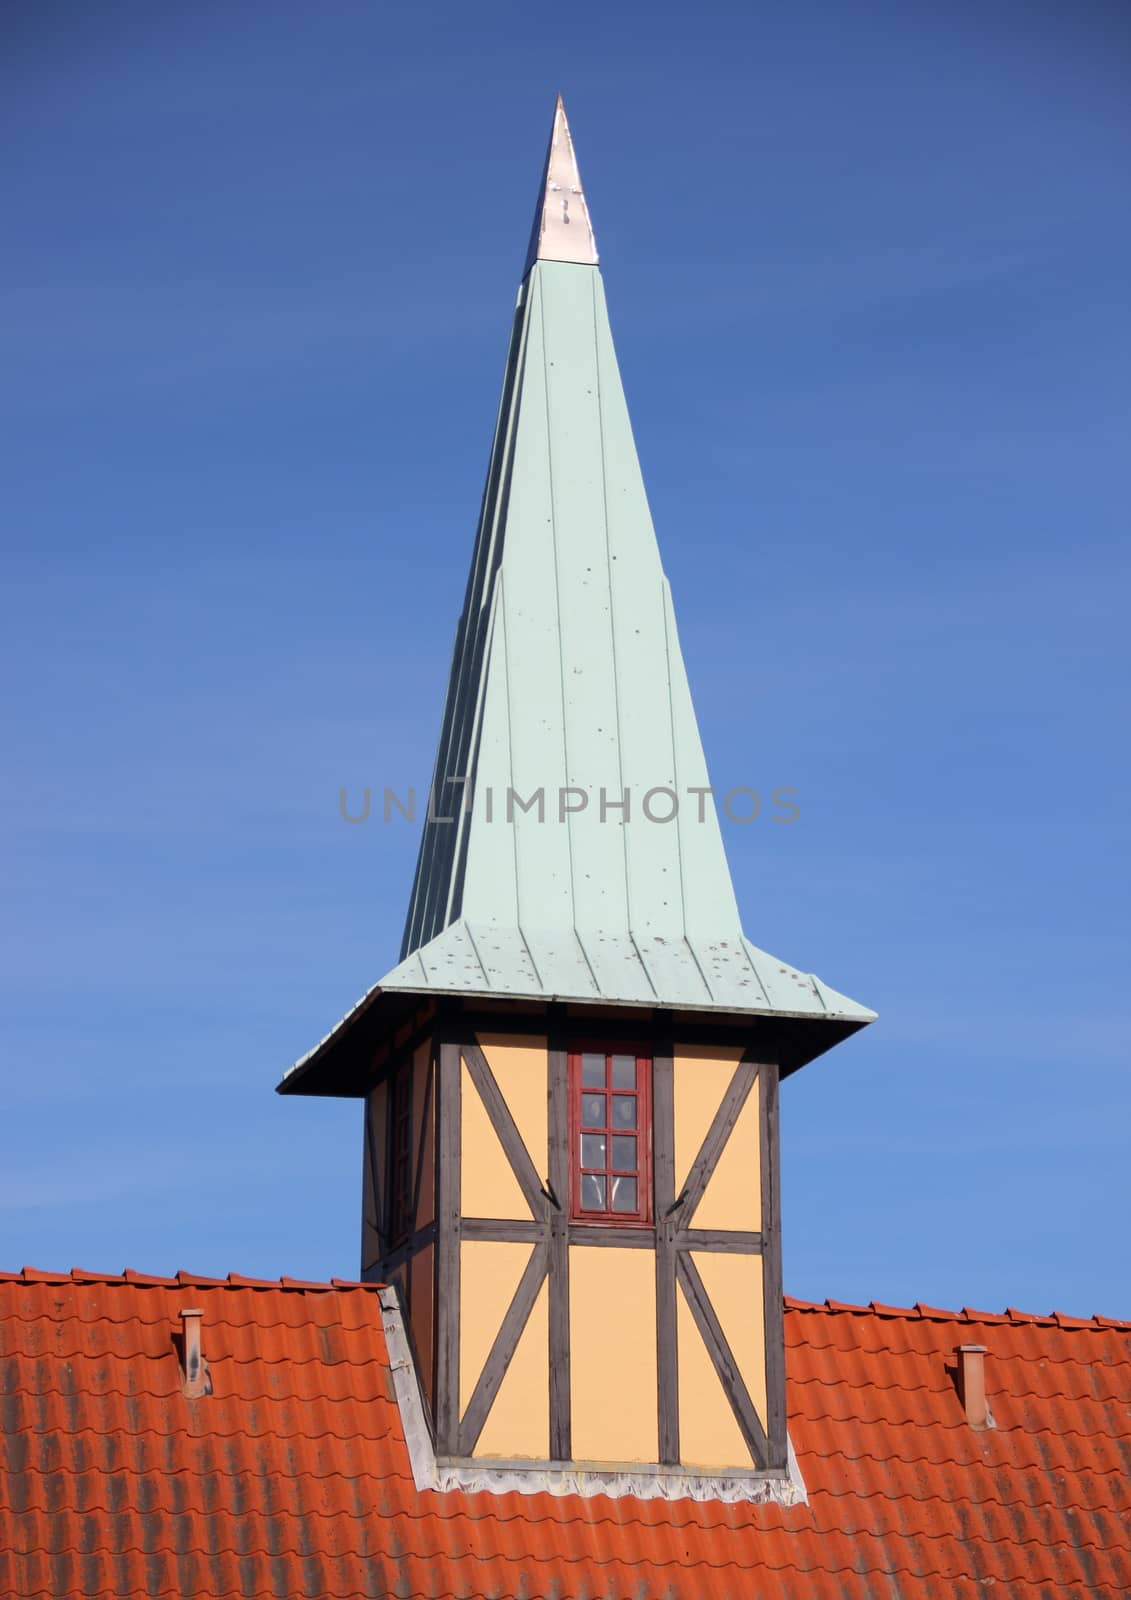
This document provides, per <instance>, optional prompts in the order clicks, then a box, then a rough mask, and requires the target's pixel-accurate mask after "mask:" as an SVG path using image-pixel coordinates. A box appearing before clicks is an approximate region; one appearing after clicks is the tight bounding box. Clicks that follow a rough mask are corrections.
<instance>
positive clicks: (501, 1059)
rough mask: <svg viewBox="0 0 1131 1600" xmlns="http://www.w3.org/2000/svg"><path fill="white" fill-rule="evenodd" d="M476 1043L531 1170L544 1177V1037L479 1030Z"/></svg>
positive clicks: (545, 1157) (545, 1082)
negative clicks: (532, 1167)
mask: <svg viewBox="0 0 1131 1600" xmlns="http://www.w3.org/2000/svg"><path fill="white" fill-rule="evenodd" d="M479 1044H480V1048H481V1049H482V1051H483V1054H484V1055H485V1056H486V1057H487V1065H488V1066H489V1067H490V1068H491V1071H492V1073H493V1074H494V1077H495V1082H496V1083H497V1084H498V1085H499V1093H500V1094H501V1095H502V1097H503V1099H504V1100H505V1101H506V1103H507V1108H508V1109H509V1111H510V1114H511V1116H512V1117H513V1118H514V1121H515V1127H516V1128H517V1129H518V1131H519V1134H520V1135H521V1138H522V1142H523V1144H524V1145H525V1146H526V1149H527V1151H528V1153H529V1155H530V1159H531V1161H532V1162H533V1163H534V1170H535V1172H536V1173H537V1174H538V1176H539V1177H540V1178H543V1179H544V1178H545V1176H546V1168H547V1147H548V1144H549V1139H548V1136H547V1131H546V1123H547V1088H548V1084H547V1057H546V1049H547V1046H546V1040H545V1038H544V1037H540V1036H539V1035H537V1034H531V1035H521V1036H520V1035H517V1034H501V1033H481V1034H480V1035H479Z"/></svg>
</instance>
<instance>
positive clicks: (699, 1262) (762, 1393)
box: [692, 1250, 766, 1427]
mask: <svg viewBox="0 0 1131 1600" xmlns="http://www.w3.org/2000/svg"><path fill="white" fill-rule="evenodd" d="M692 1260H693V1261H694V1262H695V1265H696V1266H697V1267H698V1268H699V1276H700V1277H701V1278H702V1280H703V1287H704V1288H705V1289H706V1291H707V1298H708V1299H709V1300H710V1302H711V1304H712V1305H713V1306H714V1308H715V1315H716V1316H717V1317H718V1319H719V1323H720V1325H721V1327H722V1330H723V1337H724V1338H725V1339H726V1342H727V1344H729V1345H730V1350H731V1355H733V1357H734V1360H735V1365H736V1366H737V1368H738V1370H739V1372H740V1373H741V1374H742V1377H743V1381H744V1382H745V1384H746V1387H747V1389H749V1391H750V1398H751V1400H753V1402H754V1409H755V1411H756V1412H757V1413H758V1416H759V1417H760V1418H761V1421H762V1426H763V1427H765V1425H766V1338H765V1332H764V1326H765V1319H764V1316H763V1312H762V1258H761V1257H760V1256H729V1255H721V1254H718V1253H717V1252H714V1251H709V1250H695V1251H693V1252H692Z"/></svg>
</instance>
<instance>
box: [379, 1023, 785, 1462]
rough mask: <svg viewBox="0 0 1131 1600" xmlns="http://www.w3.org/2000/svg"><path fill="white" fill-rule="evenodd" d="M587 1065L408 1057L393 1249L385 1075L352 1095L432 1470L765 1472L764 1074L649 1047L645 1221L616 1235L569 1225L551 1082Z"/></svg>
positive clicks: (488, 1035)
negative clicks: (445, 1464)
mask: <svg viewBox="0 0 1131 1600" xmlns="http://www.w3.org/2000/svg"><path fill="white" fill-rule="evenodd" d="M583 1047H584V1043H583V1041H579V1040H577V1039H575V1038H573V1037H572V1036H566V1035H560V1036H559V1035H554V1034H534V1033H531V1034H525V1035H523V1034H518V1033H513V1032H506V1031H499V1032H487V1031H479V1030H472V1031H470V1032H466V1033H462V1034H461V1033H459V1032H456V1033H454V1034H447V1035H445V1033H444V1032H443V1031H441V1032H439V1033H438V1034H436V1035H435V1036H434V1037H432V1038H429V1039H426V1040H423V1041H414V1043H413V1046H412V1060H413V1071H412V1093H413V1108H412V1114H413V1139H414V1156H413V1163H414V1169H413V1196H414V1202H413V1203H414V1215H413V1218H412V1224H411V1227H410V1228H409V1229H408V1230H407V1232H406V1234H405V1236H404V1237H402V1238H401V1239H399V1240H398V1239H393V1238H390V1236H389V1235H388V1232H387V1209H388V1196H387V1193H386V1191H387V1187H388V1166H387V1163H388V1159H389V1150H390V1143H389V1141H390V1132H389V1129H390V1125H391V1119H394V1111H395V1106H394V1102H393V1098H392V1095H393V1091H392V1090H391V1088H390V1085H391V1083H392V1081H393V1076H394V1075H395V1072H396V1065H397V1058H395V1057H394V1058H393V1059H392V1060H391V1061H390V1063H389V1066H388V1068H387V1069H386V1070H385V1071H384V1072H383V1074H382V1076H381V1077H380V1079H379V1080H378V1081H377V1082H376V1083H375V1085H374V1087H373V1089H372V1090H371V1092H370V1094H369V1096H368V1099H367V1102H366V1182H365V1222H364V1230H363V1241H364V1242H363V1251H364V1254H363V1271H364V1274H365V1275H366V1276H367V1277H369V1278H378V1277H379V1278H382V1279H383V1280H384V1281H388V1282H395V1283H396V1284H397V1285H398V1287H399V1290H400V1293H401V1295H402V1297H403V1299H404V1301H405V1304H406V1309H407V1322H408V1326H409V1329H410V1332H411V1335H412V1340H413V1344H414V1347H415V1353H416V1357H417V1361H418V1363H419V1368H420V1375H421V1381H422V1388H423V1390H424V1392H425V1394H426V1397H427V1399H428V1403H429V1406H430V1408H431V1414H432V1418H433V1421H434V1425H435V1432H436V1447H437V1451H438V1453H439V1454H440V1455H441V1456H442V1457H447V1458H450V1459H476V1460H484V1461H487V1460H493V1461H507V1462H521V1461H527V1462H545V1461H547V1460H559V1461H561V1460H568V1461H574V1462H589V1463H593V1464H599V1465H607V1464H617V1465H618V1466H625V1465H628V1466H630V1467H632V1466H637V1465H640V1466H657V1465H659V1466H667V1467H669V1468H672V1469H682V1470H686V1471H694V1472H704V1473H709V1474H718V1473H733V1472H739V1473H742V1472H782V1471H784V1470H785V1466H786V1449H787V1446H786V1441H785V1415H784V1367H783V1352H782V1328H781V1322H782V1315H781V1312H782V1308H781V1269H780V1237H779V1232H778V1218H777V1204H778V1202H777V1170H776V1169H777V1068H776V1066H775V1065H774V1064H773V1063H769V1062H759V1061H757V1060H756V1059H755V1052H753V1051H752V1050H750V1049H748V1048H746V1049H744V1047H743V1046H742V1045H741V1044H736V1043H735V1044H731V1043H728V1044H702V1043H697V1044H679V1043H677V1044H675V1045H674V1046H673V1045H672V1043H671V1042H670V1041H663V1040H655V1041H653V1043H652V1047H651V1049H652V1077H651V1084H650V1088H651V1101H652V1120H651V1168H652V1177H653V1184H654V1190H653V1194H652V1206H651V1209H650V1213H649V1216H650V1220H648V1221H647V1222H646V1225H643V1226H642V1225H640V1224H639V1223H637V1224H636V1225H634V1226H632V1227H617V1226H616V1225H615V1224H609V1223H608V1222H605V1221H600V1222H579V1221H571V1220H570V1201H569V1195H570V1159H571V1152H570V1148H569V1131H568V1130H569V1115H568V1093H569V1087H568V1065H567V1063H568V1056H569V1052H570V1050H574V1049H580V1048H583ZM400 1059H404V1058H403V1056H402V1057H401V1058H400Z"/></svg>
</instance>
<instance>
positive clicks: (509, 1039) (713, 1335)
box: [279, 100, 873, 1498]
mask: <svg viewBox="0 0 1131 1600" xmlns="http://www.w3.org/2000/svg"><path fill="white" fill-rule="evenodd" d="M872 1017H873V1013H872V1012H870V1011H868V1010H866V1009H865V1008H863V1007H862V1006H859V1005H857V1004H855V1003H854V1002H853V1001H851V1000H848V999H846V998H845V997H844V996H843V995H840V994H837V993H836V992H834V991H833V990H831V989H829V988H827V987H826V986H825V985H824V984H823V983H821V982H820V981H819V980H818V979H817V978H815V977H813V976H811V975H807V974H803V973H801V972H798V971H795V970H794V969H793V968H792V967H789V966H788V965H786V964H785V963H783V962H780V961H778V960H776V959H775V958H773V957H772V956H769V955H766V954H765V953H764V952H763V951H761V950H758V949H756V948H755V947H754V946H753V945H752V944H751V943H750V942H749V940H747V939H746V937H745V935H744V934H743V932H742V927H741V923H740V919H739V914H738V908H737V905H736V901H735V896H734V890H733V887H732V885H731V880H730V874H729V871H728V868H727V863H726V856H725V852H724V849H723V843H722V837H721V833H720V830H719V825H718V819H717V815H716V811H715V806H714V800H713V795H712V791H711V788H710V783H709V779H708V776H707V771H706V764H705V761H704V756H703V750H702V745H701V743H700V739H699V733H698V728H697V725H696V721H695V713H694V710H693V707H692V702H691V695H690V691H689V687H688V682H687V676H686V673H685V670H684V665H683V660H682V656H681V653H680V647H679V639H678V634H677V631H676V625H675V615H674V612H673V608H672V601H671V593H670V590H669V586H668V583H667V579H666V578H665V576H664V571H663V567H662V565H661V561H660V555H659V551H658V548H657V545H656V539H655V535H654V532H653V529H652V522H651V517H650V514H649V510H648V504H647V500H646V497H645V492H644V486H643V482H642V479H641V474H640V468H639V464H638V461H637V457H636V451H635V447H634V444H633V438H632V431H631V427H630V423H629V418H628V412H627V408H626V405H625V399H624V393H623V390H622V387H621V381H620V375H619V372H618V368H617V362H616V356H615V353H614V350H613V344H612V338H611V334H610V331H609V323H608V317H607V312H606V308H605V299H604V291H603V287H602V281H601V275H600V270H599V267H598V257H597V251H596V246H595V242H594V236H593V230H592V226H591V222H590V217H589V212H588V207H587V205H586V201H585V196H584V193H583V191H582V188H581V181H580V177H579V173H578V168H577V162H576V159H575V155H574V151H573V144H572V140H571V136H570V131H569V127H568V124H567V122H566V117H565V111H564V109H563V107H562V104H561V101H560V100H559V101H558V104H557V107H556V110H555V115H554V123H553V130H552V135H551V140H550V148H549V153H548V156H547V160H546V167H545V172H544V175H543V182H542V188H541V191H540V195H539V201H538V208H537V212H536V216H535V223H534V229H533V233H532V237H531V243H530V249H529V253H528V256H527V261H526V266H525V269H524V274H523V278H522V283H521V286H520V288H519V293H518V301H517V305H516V309H515V315H514V323H513V328H512V334H511V342H510V350H509V354H508V357H507V364H506V371H505V376H504V381H503V394H502V401H501V404H500V408H499V414H498V422H497V427H496V432H495V438H494V444H493V447H492V451H491V457H490V462H489V465H488V471H487V482H486V488H485V491H484V496H483V503H482V509H481V514H480V521H479V528H478V534H477V538H476V542H475V548H474V553H473V556H472V562H471V571H470V574H469V578H468V584H467V591H466V598H465V602H464V608H463V612H462V615H461V617H460V620H459V624H458V628H457V632H456V640H455V649H454V654H453V659H452V668H451V676H450V681H449V686H448V693H447V700H446V704H445V707H444V714H443V721H442V724H441V732H440V741H439V748H438V752H437V757H436V767H435V773H434V778H433V783H432V793H431V804H430V807H429V817H428V819H427V821H426V823H425V826H424V831H423V837H422V841H421V847H420V856H419V860H418V864H417V870H416V878H415V882H414V885H413V890H412V896H411V900H410V904H409V910H408V916H407V920H406V925H405V934H404V942H403V947H402V950H401V959H400V961H399V963H398V965H396V966H395V967H393V969H392V970H391V971H390V972H389V973H388V974H387V975H386V976H385V977H384V978H382V979H381V981H380V982H379V983H378V984H377V985H375V986H374V988H373V989H371V990H370V991H369V993H368V994H367V995H366V996H365V997H364V998H363V999H362V1000H361V1001H360V1002H359V1003H358V1005H357V1006H355V1007H354V1009H353V1010H352V1011H351V1012H350V1013H349V1014H348V1015H347V1016H346V1017H345V1018H343V1020H342V1021H341V1022H340V1023H339V1024H338V1025H337V1026H336V1027H335V1028H334V1029H333V1031H332V1032H331V1033H330V1034H329V1035H328V1036H327V1037H326V1038H325V1039H324V1040H323V1041H322V1043H321V1044H319V1045H318V1046H317V1048H316V1049H315V1050H313V1051H312V1052H311V1053H310V1054H309V1055H308V1056H306V1057H304V1058H303V1060H302V1061H300V1062H299V1063H298V1064H297V1065H296V1066H295V1067H294V1068H292V1069H291V1071H290V1072H289V1073H288V1075H287V1076H286V1078H285V1079H284V1080H283V1082H282V1084H280V1086H279V1087H280V1091H281V1092H283V1093H286V1094H322V1095H349V1096H357V1097H358V1098H361V1099H363V1100H364V1102H365V1140H364V1202H363V1240H362V1272H363V1276H365V1277H367V1278H370V1279H380V1280H381V1281H384V1282H388V1283H394V1284H396V1285H397V1286H398V1289H399V1291H400V1295H401V1300H402V1303H403V1307H404V1317H405V1321H406V1324H407V1329H408V1332H409V1335H410V1342H411V1346H412V1350H413V1354H414V1359H415V1365H416V1370H417V1374H418V1378H419V1382H420V1387H421V1390H422V1392H423V1395H424V1398H425V1401H426V1403H427V1408H428V1415H429V1418H430V1421H431V1426H432V1430H433V1437H434V1446H435V1451H436V1455H437V1457H438V1459H440V1460H442V1461H445V1462H448V1463H452V1464H462V1465H464V1466H467V1467H469V1468H473V1469H475V1470H477V1471H478V1472H479V1474H480V1478H479V1479H477V1480H476V1481H488V1480H489V1474H490V1472H491V1471H492V1470H496V1469H497V1470H500V1471H501V1470H503V1469H504V1467H505V1469H506V1471H508V1472H510V1473H511V1474H512V1475H513V1474H514V1473H516V1472H517V1473H519V1474H520V1475H521V1473H522V1472H524V1471H526V1472H529V1473H531V1474H533V1475H534V1476H533V1477H532V1478H531V1481H532V1482H533V1481H535V1480H536V1479H538V1474H542V1475H543V1478H544V1475H545V1474H546V1473H547V1472H550V1471H552V1470H554V1469H555V1468H560V1467H561V1466H562V1465H563V1464H569V1468H570V1471H571V1473H572V1474H573V1478H574V1481H576V1480H577V1477H578V1475H579V1474H580V1475H582V1476H585V1475H588V1476H589V1477H590V1478H592V1479H593V1481H595V1482H600V1481H607V1480H608V1478H609V1476H610V1475H616V1474H620V1475H627V1476H628V1478H629V1480H630V1481H632V1482H634V1483H637V1484H639V1483H641V1482H643V1481H645V1480H647V1481H649V1482H652V1483H659V1484H661V1485H663V1484H665V1483H667V1484H669V1485H680V1486H681V1487H680V1489H679V1492H681V1493H687V1492H695V1490H694V1487H692V1488H691V1489H689V1488H688V1485H689V1484H690V1485H694V1484H695V1483H696V1482H700V1483H704V1482H708V1481H709V1482H710V1483H712V1484H714V1485H716V1486H718V1485H720V1484H721V1485H723V1486H724V1488H725V1492H726V1493H727V1494H728V1495H729V1496H730V1497H732V1498H734V1497H738V1496H739V1495H741V1494H744V1493H749V1494H751V1495H754V1494H755V1493H762V1492H764V1490H765V1487H766V1485H767V1484H770V1483H772V1482H773V1480H775V1479H781V1478H783V1477H784V1475H785V1474H786V1473H787V1471H788V1441H787V1438H786V1427H785V1388H784V1351H783V1340H782V1294H781V1236H780V1225H779V1205H778V1084H779V1080H780V1078H781V1076H783V1075H785V1074H788V1073H790V1072H793V1071H795V1070H797V1069H798V1068H799V1067H801V1066H803V1065H805V1063H807V1062H808V1061H810V1060H812V1059H813V1058H814V1057H815V1056H817V1055H819V1054H820V1053H821V1052H823V1051H824V1050H827V1049H828V1048H829V1047H830V1046H832V1045H834V1044H836V1043H837V1042H838V1041H840V1040H841V1039H843V1038H845V1037H847V1036H848V1035H849V1034H851V1033H853V1032H855V1031H856V1030H857V1029H859V1028H860V1027H862V1026H863V1025H864V1024H866V1023H867V1022H869V1021H871V1020H872ZM483 1474H488V1479H487V1480H485V1479H483ZM538 1481H542V1480H540V1479H539V1480H538ZM673 1492H674V1491H673ZM720 1492H723V1491H720Z"/></svg>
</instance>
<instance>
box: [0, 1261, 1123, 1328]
mask: <svg viewBox="0 0 1131 1600" xmlns="http://www.w3.org/2000/svg"><path fill="white" fill-rule="evenodd" d="M0 1283H28V1284H33V1283H45V1284H51V1283H55V1284H64V1283H77V1284H96V1283H102V1284H119V1283H121V1284H126V1283H128V1284H132V1285H133V1286H134V1287H135V1288H157V1289H283V1290H288V1291H300V1292H310V1293H314V1294H330V1293H332V1292H334V1291H336V1290H339V1289H363V1290H366V1291H368V1292H373V1293H375V1292H376V1291H378V1290H380V1289H382V1288H384V1287H386V1285H384V1284H381V1283H363V1282H361V1280H360V1279H356V1278H328V1279H323V1280H318V1279H307V1278H290V1277H286V1276H283V1277H280V1278H249V1277H244V1276H243V1275H242V1274H241V1273H238V1272H229V1273H228V1275H227V1277H224V1278H211V1277H205V1276H203V1275H202V1274H200V1273H194V1272H184V1271H178V1272H177V1273H176V1274H175V1275H174V1276H172V1277H162V1276H160V1275H158V1274H153V1273H146V1272H138V1271H137V1270H136V1269H135V1268H133V1267H125V1268H124V1269H123V1270H122V1271H121V1272H90V1271H88V1270H87V1269H86V1268H84V1267H71V1268H70V1270H69V1271H65V1272H52V1271H49V1270H43V1269H41V1268H39V1267H31V1266H24V1267H21V1268H20V1269H19V1271H18V1272H4V1271H0ZM784 1299H785V1309H786V1310H787V1311H799V1312H814V1311H823V1312H825V1313H827V1314H829V1313H831V1314H833V1315H843V1316H858V1317H862V1316H869V1317H883V1318H889V1319H892V1320H895V1319H902V1320H904V1321H910V1322H957V1323H964V1324H971V1323H993V1322H1000V1323H1011V1324H1018V1323H1027V1324H1035V1325H1037V1326H1043V1327H1049V1328H1054V1327H1055V1328H1062V1329H1065V1330H1068V1331H1070V1332H1071V1331H1077V1330H1088V1331H1091V1330H1092V1329H1097V1328H1098V1329H1106V1330H1111V1329H1116V1330H1119V1329H1123V1328H1127V1329H1131V1319H1127V1318H1123V1317H1106V1316H1103V1315H1102V1314H1101V1313H1099V1312H1096V1313H1094V1314H1093V1315H1092V1316H1090V1317H1074V1316H1071V1315H1069V1314H1068V1313H1067V1312H1064V1311H1049V1312H1047V1313H1041V1312H1037V1311H1019V1310H1018V1309H1017V1308H1016V1307H1015V1306H1007V1307H1006V1308H1005V1310H1004V1311H978V1310H976V1309H974V1308H973V1307H971V1306H963V1307H962V1308H961V1310H959V1311H952V1310H949V1309H948V1308H946V1307H944V1306H929V1305H926V1304H925V1303H924V1302H923V1301H922V1300H917V1301H916V1302H915V1304H914V1305H913V1306H892V1305H886V1304H885V1303H884V1302H883V1301H880V1300H870V1301H869V1302H868V1304H867V1305H855V1304H853V1303H851V1302H849V1301H846V1300H831V1299H828V1300H799V1299H798V1298H797V1297H796V1296H794V1295H789V1294H787V1295H786V1296H785V1297H784Z"/></svg>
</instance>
